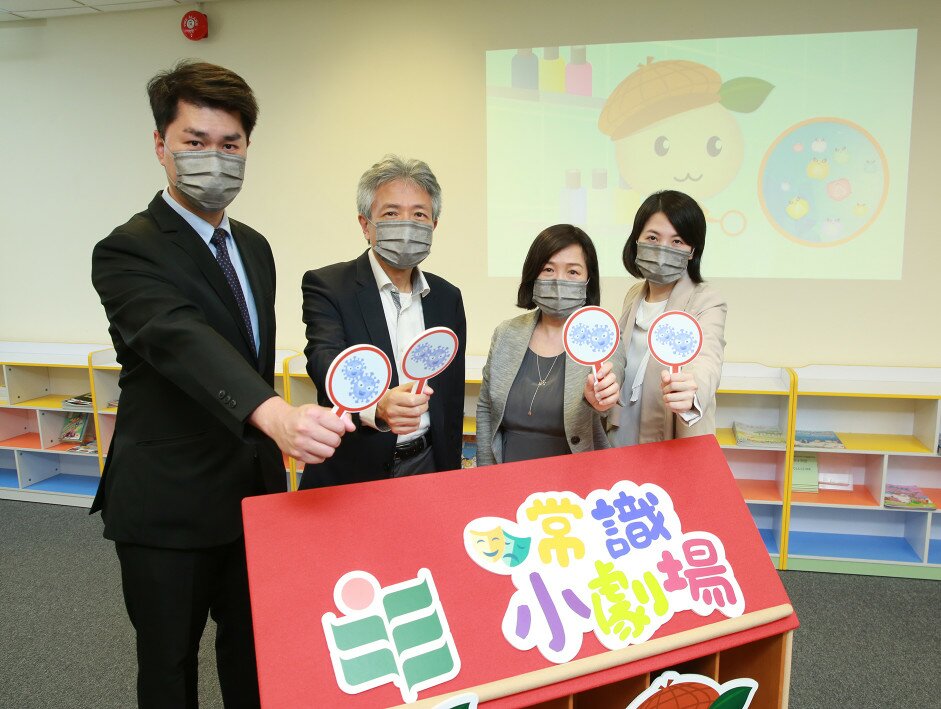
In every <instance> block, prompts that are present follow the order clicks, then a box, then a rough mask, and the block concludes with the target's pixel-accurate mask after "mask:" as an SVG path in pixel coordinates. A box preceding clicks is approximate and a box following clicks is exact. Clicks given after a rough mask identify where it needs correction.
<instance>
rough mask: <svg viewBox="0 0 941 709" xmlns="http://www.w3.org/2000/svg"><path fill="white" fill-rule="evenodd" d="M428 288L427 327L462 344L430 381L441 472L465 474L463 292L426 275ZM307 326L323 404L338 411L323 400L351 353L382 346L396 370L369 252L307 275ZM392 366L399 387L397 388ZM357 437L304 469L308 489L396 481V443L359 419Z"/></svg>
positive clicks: (310, 367)
mask: <svg viewBox="0 0 941 709" xmlns="http://www.w3.org/2000/svg"><path fill="white" fill-rule="evenodd" d="M423 273H424V275H425V280H427V281H428V287H429V288H430V289H431V290H430V292H429V293H428V295H427V297H425V298H422V302H421V307H422V314H423V316H424V319H425V327H426V328H429V327H438V326H444V327H449V328H451V329H452V330H454V332H455V333H456V334H457V336H458V342H459V346H458V351H457V355H456V356H455V357H454V361H453V362H451V364H450V366H449V367H448V368H447V369H446V370H444V372H442V373H441V374H439V375H438V376H437V377H435V378H434V379H432V380H431V387H432V389H434V391H435V393H434V394H433V395H432V397H431V399H430V400H429V404H428V413H429V417H430V419H431V428H430V432H431V440H432V448H433V452H434V457H435V467H436V468H437V469H438V470H440V471H443V470H454V469H457V468H460V467H461V432H462V428H463V420H464V345H465V340H466V338H467V323H466V321H465V319H464V301H463V300H462V299H461V291H460V290H458V289H457V288H456V287H455V286H453V285H451V284H450V283H448V282H447V281H446V280H444V279H443V278H439V277H438V276H435V275H434V274H431V273H428V272H426V271H423ZM301 291H302V292H303V295H304V322H305V323H306V324H307V346H306V347H305V348H304V354H305V355H307V373H308V374H309V375H310V378H311V379H312V380H313V382H314V385H315V386H316V387H317V392H318V400H319V402H320V404H321V405H323V406H332V404H331V402H330V400H329V398H327V395H326V394H325V393H324V381H325V380H326V376H327V369H328V368H329V367H330V363H331V362H332V361H333V359H334V358H335V357H336V356H337V355H338V354H339V353H340V352H342V351H343V350H344V349H346V348H347V347H349V346H351V345H358V344H362V343H369V344H372V345H375V346H376V347H378V348H379V349H381V350H382V351H383V352H385V353H386V355H388V357H389V360H390V361H391V362H393V363H394V362H395V360H396V357H395V351H394V350H393V348H392V341H391V340H390V339H389V328H388V326H387V325H386V318H385V314H384V313H383V310H382V301H381V300H380V299H379V286H378V284H377V283H376V278H375V276H373V273H372V268H371V267H370V265H369V252H368V251H367V252H364V253H363V254H362V255H361V256H360V257H359V258H357V259H356V260H354V261H347V262H346V263H336V264H333V265H332V266H325V267H324V268H319V269H317V270H314V271H308V272H307V273H305V274H304V279H303V282H302V284H301ZM398 384H399V377H398V372H397V371H396V368H395V366H394V364H393V368H392V383H391V384H390V386H393V387H394V386H398ZM353 421H354V422H355V423H356V431H354V432H353V433H347V434H346V435H345V436H343V441H342V442H341V443H340V447H339V448H337V450H336V452H335V453H334V454H333V457H332V458H328V459H327V460H326V461H325V462H323V463H321V464H319V465H308V466H306V467H305V468H304V475H303V477H302V478H301V485H300V487H301V488H312V487H326V486H327V485H342V484H344V483H355V482H365V481H367V480H378V479H380V478H387V477H390V475H391V473H390V470H391V464H392V453H393V449H394V448H395V441H396V435H395V434H394V433H391V432H387V431H386V432H384V431H377V430H376V429H374V428H371V427H369V426H363V425H362V424H361V423H360V420H359V416H358V415H354V416H353Z"/></svg>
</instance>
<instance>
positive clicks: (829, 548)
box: [787, 532, 921, 564]
mask: <svg viewBox="0 0 941 709" xmlns="http://www.w3.org/2000/svg"><path fill="white" fill-rule="evenodd" d="M787 553H788V556H829V557H833V558H838V559H863V560H867V561H902V562H906V563H909V564H920V563H921V559H920V558H919V557H918V554H916V553H915V550H914V549H912V547H911V545H910V544H909V543H908V542H907V541H905V539H903V538H901V537H876V536H870V535H866V534H824V533H821V532H791V536H790V539H789V540H788V547H787Z"/></svg>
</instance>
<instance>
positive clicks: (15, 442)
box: [0, 433, 42, 450]
mask: <svg viewBox="0 0 941 709" xmlns="http://www.w3.org/2000/svg"><path fill="white" fill-rule="evenodd" d="M0 448H34V449H36V450H42V441H41V440H40V438H39V434H38V433H24V434H22V435H20V436H14V437H13V438H8V439H6V440H5V441H0Z"/></svg>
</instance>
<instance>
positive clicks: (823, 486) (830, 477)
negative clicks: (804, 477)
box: [817, 472, 853, 492]
mask: <svg viewBox="0 0 941 709" xmlns="http://www.w3.org/2000/svg"><path fill="white" fill-rule="evenodd" d="M817 489H818V490H842V491H843V492H852V491H853V474H852V473H832V472H825V473H820V474H819V475H818V476H817Z"/></svg>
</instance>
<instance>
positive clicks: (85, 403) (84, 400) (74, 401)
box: [62, 392, 92, 411]
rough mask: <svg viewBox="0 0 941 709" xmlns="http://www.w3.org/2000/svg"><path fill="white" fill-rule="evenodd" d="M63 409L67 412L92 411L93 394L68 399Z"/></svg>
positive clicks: (64, 401) (63, 401) (64, 400)
mask: <svg viewBox="0 0 941 709" xmlns="http://www.w3.org/2000/svg"><path fill="white" fill-rule="evenodd" d="M62 408H63V409H65V410H66V411H91V408H92V400H91V392H88V393H87V394H79V395H78V396H70V397H69V398H68V399H63V400H62Z"/></svg>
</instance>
